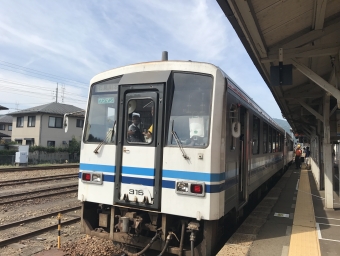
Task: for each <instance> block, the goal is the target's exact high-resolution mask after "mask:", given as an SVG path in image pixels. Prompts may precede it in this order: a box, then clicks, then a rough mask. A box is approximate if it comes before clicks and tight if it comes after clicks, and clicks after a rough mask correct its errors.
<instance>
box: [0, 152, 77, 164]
mask: <svg viewBox="0 0 340 256" xmlns="http://www.w3.org/2000/svg"><path fill="white" fill-rule="evenodd" d="M79 160H80V159H79V154H76V153H74V154H68V153H66V154H65V153H64V154H58V153H54V154H42V155H33V154H31V153H30V154H29V156H28V165H37V164H64V163H79ZM6 165H15V155H0V166H6Z"/></svg>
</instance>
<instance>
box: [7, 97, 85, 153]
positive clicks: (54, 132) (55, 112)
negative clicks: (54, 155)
mask: <svg viewBox="0 0 340 256" xmlns="http://www.w3.org/2000/svg"><path fill="white" fill-rule="evenodd" d="M74 112H77V113H76V114H73V115H69V120H68V132H67V133H65V131H64V129H63V128H64V127H63V123H64V114H67V113H74ZM7 115H11V116H12V117H13V124H12V141H16V142H17V143H18V144H21V145H37V146H43V147H62V146H65V145H67V144H69V141H71V140H72V138H73V137H74V138H75V139H76V140H78V141H80V139H81V135H82V130H83V125H84V115H85V111H84V110H83V109H81V108H78V107H75V106H73V105H68V104H62V103H56V102H52V103H49V104H45V105H41V106H36V107H32V108H28V109H24V110H20V111H15V112H12V113H9V114H7Z"/></svg>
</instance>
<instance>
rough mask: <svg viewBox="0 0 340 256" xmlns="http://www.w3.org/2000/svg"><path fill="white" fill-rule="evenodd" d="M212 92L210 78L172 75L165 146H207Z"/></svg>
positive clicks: (180, 74)
mask: <svg viewBox="0 0 340 256" xmlns="http://www.w3.org/2000/svg"><path fill="white" fill-rule="evenodd" d="M212 88H213V78H212V77H211V76H207V75H201V74H192V73H179V72H178V73H177V72H176V73H174V94H173V100H172V107H171V116H170V122H169V125H170V127H169V134H168V145H176V144H178V143H181V144H182V146H183V147H206V146H207V145H208V142H209V128H210V115H211V97H212ZM176 137H177V138H178V141H177V139H176Z"/></svg>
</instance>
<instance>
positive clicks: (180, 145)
mask: <svg viewBox="0 0 340 256" xmlns="http://www.w3.org/2000/svg"><path fill="white" fill-rule="evenodd" d="M173 128H174V120H172V131H171V134H172V136H173V137H174V138H175V141H176V143H177V146H178V148H179V149H180V150H181V152H182V156H183V157H184V159H186V160H189V159H190V157H189V156H188V155H187V154H186V153H185V151H184V149H183V147H182V142H181V141H180V139H179V138H178V136H177V133H176V132H175V131H174V130H173Z"/></svg>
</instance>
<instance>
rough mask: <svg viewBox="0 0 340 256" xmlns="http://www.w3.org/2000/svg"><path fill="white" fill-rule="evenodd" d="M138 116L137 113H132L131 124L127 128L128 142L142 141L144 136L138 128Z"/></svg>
mask: <svg viewBox="0 0 340 256" xmlns="http://www.w3.org/2000/svg"><path fill="white" fill-rule="evenodd" d="M139 124H140V116H139V114H138V113H132V124H131V125H130V126H129V128H128V132H127V140H128V142H144V136H143V134H142V132H141V130H140V128H139Z"/></svg>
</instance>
